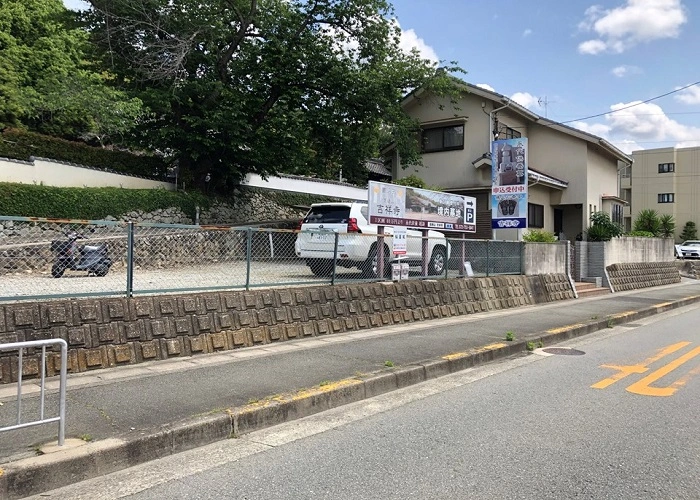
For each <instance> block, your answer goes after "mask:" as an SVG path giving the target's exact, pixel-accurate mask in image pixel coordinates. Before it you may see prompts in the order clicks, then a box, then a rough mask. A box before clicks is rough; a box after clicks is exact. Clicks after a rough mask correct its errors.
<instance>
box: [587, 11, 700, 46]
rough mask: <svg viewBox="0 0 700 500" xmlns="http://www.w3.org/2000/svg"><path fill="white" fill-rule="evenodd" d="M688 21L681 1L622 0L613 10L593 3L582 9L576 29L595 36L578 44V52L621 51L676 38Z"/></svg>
mask: <svg viewBox="0 0 700 500" xmlns="http://www.w3.org/2000/svg"><path fill="white" fill-rule="evenodd" d="M686 22H688V16H687V14H686V8H685V7H684V6H683V4H682V0H626V2H625V4H624V5H622V6H620V7H616V8H614V9H608V10H606V9H603V8H602V7H600V6H598V5H594V6H592V7H589V8H588V9H586V12H585V19H584V20H583V21H582V22H581V23H579V29H580V30H581V31H584V32H593V33H595V37H596V38H593V39H591V40H586V41H585V42H582V43H581V44H579V46H578V50H579V52H580V53H582V54H600V53H602V52H612V53H618V54H619V53H621V52H624V51H626V50H628V49H630V48H632V47H634V46H635V45H638V44H640V43H643V42H650V41H652V40H658V39H662V38H676V37H678V35H679V34H680V29H681V26H682V25H683V24H685V23H686Z"/></svg>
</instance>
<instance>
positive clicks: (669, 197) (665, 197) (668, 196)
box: [659, 193, 675, 203]
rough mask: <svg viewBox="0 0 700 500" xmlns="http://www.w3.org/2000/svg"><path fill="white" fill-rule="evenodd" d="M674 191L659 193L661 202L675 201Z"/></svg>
mask: <svg viewBox="0 0 700 500" xmlns="http://www.w3.org/2000/svg"><path fill="white" fill-rule="evenodd" d="M674 198H675V196H674V193H659V203H673V202H674Z"/></svg>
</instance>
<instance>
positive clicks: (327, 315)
mask: <svg viewBox="0 0 700 500" xmlns="http://www.w3.org/2000/svg"><path fill="white" fill-rule="evenodd" d="M573 298H574V291H573V290H572V288H571V285H570V283H569V280H568V278H567V276H566V275H565V274H552V275H540V276H497V277H491V278H466V279H450V280H437V281H433V280H424V281H402V282H395V283H394V282H392V283H359V284H348V285H336V286H320V287H303V288H296V289H265V290H255V291H230V292H218V293H202V294H185V295H162V296H153V297H138V298H99V299H77V300H75V299H73V300H65V301H51V302H46V303H42V302H36V303H18V304H6V305H3V306H0V343H9V342H20V341H28V340H36V339H46V338H62V339H64V340H66V341H67V342H68V345H69V354H68V370H69V371H70V372H85V371H88V370H91V369H97V368H108V367H113V366H118V365H128V364H134V363H139V362H142V361H150V360H161V359H168V358H172V357H177V356H191V355H196V354H200V353H209V352H215V351H222V350H227V349H237V348H243V347H249V346H253V345H259V344H269V343H274V342H282V341H285V340H291V339H298V338H304V337H317V336H321V335H331V334H334V333H340V332H347V331H356V330H363V329H367V328H372V327H378V326H386V325H395V324H402V323H411V322H414V321H422V320H426V319H436V318H447V317H451V316H458V315H464V314H471V313H477V312H486V311H493V310H499V309H507V308H511V307H520V306H525V305H533V304H538V303H545V302H552V301H556V300H566V299H573ZM59 369H60V358H59V356H58V355H57V354H55V353H52V354H51V355H49V359H48V363H47V374H48V375H49V376H52V375H55V374H56V373H57V372H58V370H59ZM16 371H17V361H16V357H14V358H12V357H10V356H9V353H8V354H7V355H6V356H4V357H0V383H9V382H11V381H15V380H16V379H17V373H16ZM38 374H39V357H38V355H37V354H36V353H32V352H28V353H27V354H26V355H25V357H24V366H23V376H25V377H36V376H37V375H38Z"/></svg>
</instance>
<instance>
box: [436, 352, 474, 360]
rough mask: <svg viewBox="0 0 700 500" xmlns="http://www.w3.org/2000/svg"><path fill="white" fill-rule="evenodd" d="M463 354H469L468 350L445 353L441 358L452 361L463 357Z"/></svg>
mask: <svg viewBox="0 0 700 500" xmlns="http://www.w3.org/2000/svg"><path fill="white" fill-rule="evenodd" d="M465 356H469V353H468V352H455V353H452V354H446V355H444V356H443V357H442V359H446V360H447V361H452V360H453V359H459V358H464V357H465Z"/></svg>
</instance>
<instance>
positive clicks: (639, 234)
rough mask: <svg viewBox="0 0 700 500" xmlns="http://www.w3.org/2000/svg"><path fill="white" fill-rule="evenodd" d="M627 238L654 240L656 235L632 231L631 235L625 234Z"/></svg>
mask: <svg viewBox="0 0 700 500" xmlns="http://www.w3.org/2000/svg"><path fill="white" fill-rule="evenodd" d="M625 236H635V237H638V238H653V237H654V233H650V232H649V231H630V232H629V233H627V234H625Z"/></svg>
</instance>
